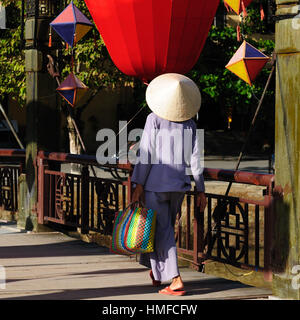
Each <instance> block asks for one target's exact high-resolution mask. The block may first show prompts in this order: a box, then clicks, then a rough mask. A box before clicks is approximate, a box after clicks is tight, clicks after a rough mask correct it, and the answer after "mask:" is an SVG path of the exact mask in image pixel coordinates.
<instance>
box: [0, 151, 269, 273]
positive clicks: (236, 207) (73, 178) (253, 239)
mask: <svg viewBox="0 0 300 320" xmlns="http://www.w3.org/2000/svg"><path fill="white" fill-rule="evenodd" d="M0 161H1V165H0V205H2V208H3V209H5V210H10V211H12V212H13V211H14V212H15V211H17V210H18V203H17V199H18V198H17V194H18V177H19V175H20V173H21V172H24V169H23V168H24V161H25V151H24V150H0ZM71 163H77V164H80V165H81V168H82V170H81V172H80V173H76V174H74V173H68V172H66V170H65V171H63V170H61V167H62V165H63V164H71ZM91 166H93V168H94V170H90V168H91ZM95 170H96V172H97V175H96V176H94V174H92V173H93V172H94V171H95ZM36 172H37V184H38V205H37V214H38V222H39V223H40V224H47V223H49V222H52V223H57V224H61V225H68V226H72V227H77V228H80V230H81V233H83V234H87V233H89V232H97V233H100V234H104V235H111V232H112V226H113V221H114V216H115V212H117V211H118V210H122V209H124V208H125V207H126V206H127V205H128V204H129V202H130V199H131V192H132V183H131V180H130V175H131V172H132V167H131V165H130V164H128V165H120V164H116V165H101V166H100V165H99V164H98V163H97V161H96V158H95V157H94V156H88V155H73V154H66V153H47V152H43V151H40V152H39V153H38V155H37V158H36ZM204 177H205V180H206V181H215V182H223V183H230V182H233V183H234V184H239V185H241V190H243V189H244V188H243V186H245V185H251V186H253V187H257V188H258V189H259V191H258V192H262V189H263V194H262V195H261V197H260V199H259V200H257V198H254V199H252V198H251V196H249V195H248V194H247V193H245V192H242V193H243V194H245V196H244V195H243V196H242V197H241V196H237V195H234V194H231V195H230V196H225V195H224V194H221V193H220V192H215V191H214V190H211V191H209V192H207V194H206V195H207V199H208V205H207V208H206V210H205V212H199V208H197V204H196V196H197V192H196V190H195V189H193V190H191V191H189V192H187V193H186V197H185V199H184V202H183V205H182V209H181V212H180V213H179V215H178V221H177V224H176V230H175V231H176V237H177V245H178V253H179V258H180V259H183V260H187V261H189V262H190V263H191V264H192V265H193V266H194V267H195V268H198V269H199V268H201V266H202V264H203V262H204V261H205V260H206V259H212V260H215V261H220V262H223V263H226V264H230V265H233V266H237V267H239V268H246V269H252V270H257V271H263V272H265V275H266V278H268V277H270V274H271V268H270V252H271V236H272V217H273V187H274V175H272V174H258V173H252V172H245V171H230V170H221V169H208V168H205V170H204ZM218 208H221V209H222V210H218ZM220 212H221V214H220Z"/></svg>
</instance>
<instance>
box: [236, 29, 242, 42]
mask: <svg viewBox="0 0 300 320" xmlns="http://www.w3.org/2000/svg"><path fill="white" fill-rule="evenodd" d="M236 35H237V41H238V42H241V41H242V37H241V27H240V25H238V26H237V27H236Z"/></svg>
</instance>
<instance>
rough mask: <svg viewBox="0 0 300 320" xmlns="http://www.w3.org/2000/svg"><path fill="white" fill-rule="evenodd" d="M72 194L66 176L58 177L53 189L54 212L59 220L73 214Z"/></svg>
mask: <svg viewBox="0 0 300 320" xmlns="http://www.w3.org/2000/svg"><path fill="white" fill-rule="evenodd" d="M72 193H73V188H72V183H71V179H70V178H69V177H67V176H62V177H59V178H58V179H57V182H56V188H55V212H56V215H57V216H58V218H59V219H61V220H65V219H66V218H67V217H68V216H70V215H71V214H72V213H73V202H72Z"/></svg>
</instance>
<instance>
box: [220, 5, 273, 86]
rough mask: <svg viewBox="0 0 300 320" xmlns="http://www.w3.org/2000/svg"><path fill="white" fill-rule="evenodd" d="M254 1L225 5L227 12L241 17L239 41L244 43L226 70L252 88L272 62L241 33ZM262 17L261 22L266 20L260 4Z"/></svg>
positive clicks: (238, 27)
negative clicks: (230, 11) (268, 63)
mask: <svg viewBox="0 0 300 320" xmlns="http://www.w3.org/2000/svg"><path fill="white" fill-rule="evenodd" d="M251 2H252V0H224V5H225V7H226V8H227V10H229V8H230V9H232V10H233V11H234V12H235V13H236V14H238V15H240V18H241V21H240V23H239V24H238V26H237V40H238V41H242V40H243V43H242V45H241V46H240V47H239V49H238V50H237V52H236V53H235V54H234V55H233V57H232V58H231V60H230V61H229V62H228V64H227V65H226V67H225V68H226V69H228V70H230V71H231V72H232V73H234V74H235V75H237V76H238V77H239V78H241V79H242V80H244V81H245V82H246V83H248V84H249V85H250V86H252V84H253V82H254V80H255V79H256V77H257V76H258V74H259V73H260V71H261V70H262V69H263V67H264V66H265V65H266V63H267V62H268V61H269V60H270V58H269V57H268V56H266V55H265V54H264V53H262V52H261V51H259V50H258V49H256V48H254V47H253V46H252V45H251V44H249V43H248V42H246V40H245V36H244V34H243V33H241V27H240V25H243V24H244V18H245V17H247V10H246V8H247V7H248V6H249V5H250V4H251ZM260 17H261V20H263V19H264V18H265V14H264V10H263V6H262V3H261V2H260Z"/></svg>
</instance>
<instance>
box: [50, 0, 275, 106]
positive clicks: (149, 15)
mask: <svg viewBox="0 0 300 320" xmlns="http://www.w3.org/2000/svg"><path fill="white" fill-rule="evenodd" d="M85 2H86V5H87V7H88V9H89V11H90V13H91V15H92V17H93V20H94V22H95V24H96V26H97V28H98V30H99V31H100V32H101V35H102V37H103V39H104V41H105V44H106V46H107V48H108V51H109V53H110V55H111V58H112V60H113V61H114V63H115V64H116V66H117V67H118V68H119V69H120V70H121V71H122V72H123V73H125V74H127V75H131V76H135V77H138V78H140V79H141V80H143V81H144V82H149V81H151V80H152V79H153V78H155V77H156V76H158V75H160V74H163V73H167V72H176V73H182V74H184V73H187V72H188V71H190V69H191V68H192V67H193V66H194V64H195V63H196V61H197V60H198V58H199V56H200V53H201V51H202V48H203V46H204V43H205V40H206V38H207V35H208V31H209V29H210V27H211V24H212V21H213V18H214V16H215V14H216V10H217V7H218V5H219V0H210V1H209V2H208V1H207V0H186V1H184V2H183V1H178V2H173V1H163V2H161V1H155V0H144V1H139V2H137V1H135V0H128V1H126V2H124V1H117V0H116V1H114V2H112V1H111V0H102V1H98V0H85ZM251 2H252V0H224V5H225V7H226V8H227V10H232V11H234V12H235V13H236V14H238V15H240V17H241V24H243V22H244V21H243V19H244V18H245V17H246V16H247V7H248V6H249V5H250V4H251ZM261 18H262V19H263V18H264V13H263V8H262V4H261ZM92 27H93V25H92V23H91V22H90V21H89V20H88V19H87V17H86V16H85V15H84V14H83V13H82V12H81V11H80V10H79V9H78V8H77V7H76V6H75V5H74V3H73V1H71V3H70V4H69V5H68V6H67V7H66V8H65V9H64V10H63V11H62V12H61V13H60V14H59V15H58V16H57V17H56V18H55V19H54V20H53V21H52V22H51V23H50V30H51V29H53V30H55V31H56V32H57V34H58V35H59V36H60V37H61V38H62V39H63V40H64V41H65V42H66V43H67V44H68V45H69V46H70V47H71V48H72V60H71V66H72V68H71V70H72V72H71V74H70V75H69V76H68V77H67V78H66V80H65V81H64V82H63V83H62V84H61V85H60V87H59V88H58V89H57V90H58V92H59V94H60V95H61V96H62V97H63V98H64V99H65V100H66V101H67V102H68V103H69V104H70V105H71V106H73V107H74V106H75V105H76V104H77V103H78V101H79V98H80V97H82V96H83V93H84V92H85V90H87V89H88V88H87V87H86V86H85V85H84V84H83V83H82V82H81V81H80V80H79V79H78V78H77V77H76V76H75V74H74V73H73V61H74V58H73V47H74V46H75V45H76V43H77V42H78V41H79V40H80V39H81V38H82V37H84V35H85V34H86V33H87V32H88V31H89V30H90V29H92ZM239 28H240V25H238V29H239ZM183 34H184V35H185V36H183ZM238 37H239V40H243V43H242V45H241V46H240V48H239V49H238V50H237V52H236V53H235V54H234V56H233V57H232V58H231V60H230V61H229V62H228V64H227V65H226V69H228V70H230V71H231V72H232V73H234V74H235V75H237V76H238V77H240V78H241V79H242V80H244V81H245V82H246V83H248V84H249V85H252V84H253V82H254V80H255V78H256V77H257V75H258V74H259V72H260V71H261V69H262V68H263V67H264V66H265V64H266V63H267V61H268V60H269V58H268V57H267V56H266V55H265V54H263V53H262V52H260V51H259V50H257V49H256V48H254V47H253V46H252V45H250V44H249V43H248V42H246V40H245V37H244V35H243V34H241V35H239V32H238ZM195 39H197V41H195ZM49 45H51V32H50V36H49Z"/></svg>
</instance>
